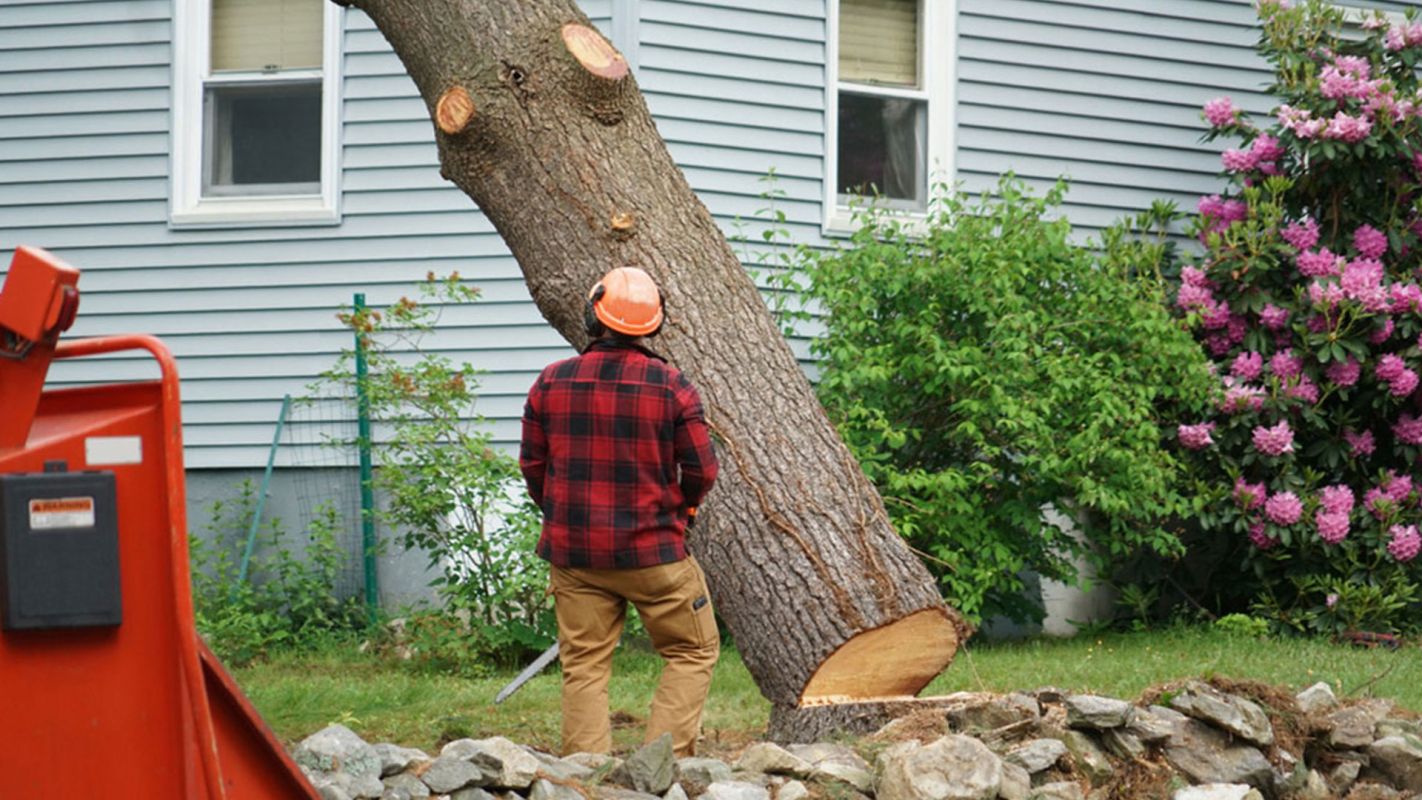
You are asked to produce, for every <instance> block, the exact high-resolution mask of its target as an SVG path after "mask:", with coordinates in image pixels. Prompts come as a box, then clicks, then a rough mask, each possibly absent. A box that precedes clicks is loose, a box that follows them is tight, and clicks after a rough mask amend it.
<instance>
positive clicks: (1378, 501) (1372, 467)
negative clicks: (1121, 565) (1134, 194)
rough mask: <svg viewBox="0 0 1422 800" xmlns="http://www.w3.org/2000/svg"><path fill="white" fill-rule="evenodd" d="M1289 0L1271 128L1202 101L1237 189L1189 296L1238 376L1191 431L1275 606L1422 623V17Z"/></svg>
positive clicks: (1208, 513) (1224, 515)
mask: <svg viewBox="0 0 1422 800" xmlns="http://www.w3.org/2000/svg"><path fill="white" fill-rule="evenodd" d="M1287 5H1288V4H1286V3H1281V2H1278V0H1275V1H1274V2H1263V3H1261V4H1260V15H1261V17H1262V20H1263V34H1262V37H1261V40H1260V45H1259V50H1260V52H1261V53H1262V54H1263V55H1264V56H1265V57H1266V58H1268V60H1269V61H1270V62H1271V63H1272V64H1273V66H1274V70H1275V81H1274V84H1273V87H1272V92H1273V93H1274V94H1275V95H1277V97H1278V99H1279V101H1280V104H1279V105H1278V107H1277V108H1276V109H1275V112H1274V116H1273V118H1272V119H1269V120H1268V124H1267V125H1265V126H1263V127H1260V126H1258V125H1257V123H1256V121H1255V120H1253V119H1251V118H1250V117H1249V115H1247V114H1245V113H1244V112H1243V111H1241V110H1239V109H1237V108H1235V107H1234V105H1233V103H1232V102H1231V101H1230V99H1229V98H1219V99H1217V100H1214V101H1212V102H1210V103H1209V104H1207V105H1206V106H1205V110H1204V113H1205V117H1206V119H1207V120H1208V121H1209V122H1210V124H1211V126H1212V127H1211V129H1210V132H1209V134H1208V135H1207V138H1209V139H1214V138H1216V137H1222V136H1227V137H1237V138H1239V139H1240V140H1241V141H1242V145H1241V147H1239V148H1235V149H1230V150H1227V151H1226V152H1225V153H1224V155H1223V159H1222V160H1223V165H1224V170H1225V173H1226V175H1227V177H1228V185H1227V187H1226V188H1225V190H1224V191H1222V192H1221V193H1220V194H1219V195H1213V196H1210V197H1206V198H1202V199H1201V201H1200V204H1199V214H1198V216H1196V217H1195V218H1194V222H1193V227H1192V233H1195V234H1197V235H1198V237H1199V239H1200V240H1201V241H1202V242H1203V243H1204V248H1203V253H1201V254H1199V255H1197V256H1194V257H1187V258H1186V259H1185V261H1184V265H1183V267H1182V268H1181V271H1180V276H1181V285H1180V287H1179V289H1178V291H1177V292H1176V293H1175V297H1174V305H1175V307H1176V309H1177V311H1178V314H1179V316H1180V318H1181V319H1182V320H1183V321H1184V322H1185V323H1186V324H1187V325H1188V326H1189V327H1190V328H1191V329H1192V330H1193V331H1194V332H1195V335H1196V336H1197V337H1198V338H1199V340H1200V341H1201V342H1202V344H1203V345H1204V347H1205V349H1206V350H1207V351H1208V352H1209V354H1210V356H1211V357H1212V358H1213V359H1214V363H1215V367H1216V369H1217V371H1218V374H1219V375H1220V385H1219V387H1218V390H1217V398H1216V404H1215V408H1214V410H1213V412H1212V413H1211V414H1210V415H1209V416H1208V417H1207V418H1201V417H1197V418H1194V419H1188V420H1185V421H1184V422H1185V424H1182V425H1181V426H1180V427H1179V429H1178V438H1179V445H1180V447H1181V448H1182V449H1183V450H1185V451H1186V452H1189V453H1191V454H1193V456H1194V457H1195V460H1196V461H1197V462H1198V465H1199V470H1200V472H1199V474H1200V475H1201V478H1202V482H1203V485H1202V488H1201V494H1200V497H1201V500H1202V501H1203V502H1202V503H1201V508H1202V509H1204V510H1203V511H1202V513H1201V514H1200V515H1199V519H1200V521H1201V523H1202V524H1203V525H1204V526H1205V528H1206V529H1207V530H1209V531H1211V532H1212V533H1213V534H1214V535H1215V536H1217V537H1223V539H1224V542H1225V544H1226V546H1227V547H1228V548H1229V551H1228V554H1227V555H1226V556H1225V557H1223V558H1222V559H1221V563H1222V564H1230V563H1234V564H1240V563H1242V564H1244V565H1246V568H1247V572H1246V575H1245V576H1244V578H1245V583H1243V585H1244V586H1246V587H1247V588H1248V589H1249V590H1250V594H1251V596H1252V598H1253V604H1252V605H1253V608H1254V611H1255V613H1256V614H1257V615H1261V616H1265V617H1267V618H1268V619H1270V620H1272V621H1273V622H1274V623H1275V624H1276V625H1279V626H1281V627H1284V628H1288V629H1292V630H1298V631H1307V632H1318V633H1336V632H1339V631H1341V630H1345V629H1351V628H1359V627H1361V628H1366V629H1371V630H1388V631H1396V630H1417V629H1418V628H1419V626H1420V625H1422V622H1419V621H1422V614H1419V612H1420V611H1422V602H1420V600H1419V582H1418V579H1419V574H1420V573H1419V571H1418V567H1417V564H1416V562H1415V561H1414V560H1413V559H1414V558H1415V556H1416V554H1417V551H1418V547H1419V544H1420V543H1422V540H1420V539H1419V535H1418V527H1417V524H1418V519H1419V516H1422V511H1419V508H1418V493H1417V492H1416V491H1415V490H1414V489H1413V478H1412V471H1413V465H1414V464H1415V463H1416V461H1417V458H1418V456H1419V455H1422V420H1419V416H1418V414H1419V412H1418V408H1419V405H1418V403H1419V395H1418V393H1417V391H1416V389H1417V384H1418V372H1417V367H1418V364H1419V353H1422V351H1419V345H1422V341H1419V338H1418V334H1419V332H1422V318H1419V312H1420V311H1422V288H1419V286H1418V283H1417V267H1418V252H1419V250H1418V243H1419V238H1418V234H1419V231H1422V217H1419V214H1418V211H1417V208H1418V199H1419V195H1418V191H1417V190H1418V174H1419V170H1422V128H1419V123H1418V111H1419V106H1418V103H1419V100H1422V96H1419V82H1418V77H1417V71H1416V69H1417V66H1418V64H1419V62H1422V47H1419V45H1422V24H1418V23H1415V22H1412V23H1406V24H1398V25H1391V24H1389V23H1388V22H1387V20H1386V19H1385V18H1384V17H1383V16H1381V15H1377V16H1374V17H1370V18H1369V19H1368V21H1366V22H1365V23H1364V25H1363V32H1362V33H1363V35H1361V36H1358V35H1352V34H1349V35H1344V34H1343V32H1342V27H1343V18H1342V13H1341V12H1340V11H1338V10H1337V9H1334V8H1332V7H1330V6H1327V5H1325V4H1323V3H1321V2H1307V3H1304V4H1302V5H1300V6H1299V7H1297V8H1289V7H1287ZM1240 577H1241V576H1240V575H1239V573H1238V572H1237V571H1236V570H1232V569H1225V570H1224V571H1222V572H1221V573H1220V574H1218V575H1217V576H1216V581H1217V583H1239V582H1240Z"/></svg>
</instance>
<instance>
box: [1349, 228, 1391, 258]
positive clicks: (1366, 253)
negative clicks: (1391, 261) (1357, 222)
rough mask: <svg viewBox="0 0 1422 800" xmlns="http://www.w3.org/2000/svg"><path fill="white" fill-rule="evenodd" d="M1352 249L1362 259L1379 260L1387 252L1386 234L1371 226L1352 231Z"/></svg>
mask: <svg viewBox="0 0 1422 800" xmlns="http://www.w3.org/2000/svg"><path fill="white" fill-rule="evenodd" d="M1353 247H1355V248H1357V250H1358V254H1359V255H1361V256H1362V257H1364V258H1381V257H1382V254H1383V253H1386V252H1387V234H1385V233H1383V232H1382V231H1380V230H1378V229H1377V228H1374V227H1373V226H1371V225H1362V226H1359V228H1358V229H1357V230H1355V231H1353Z"/></svg>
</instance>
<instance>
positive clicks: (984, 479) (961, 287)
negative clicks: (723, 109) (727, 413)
mask: <svg viewBox="0 0 1422 800" xmlns="http://www.w3.org/2000/svg"><path fill="white" fill-rule="evenodd" d="M1064 192H1065V186H1064V185H1063V184H1058V185H1057V186H1056V187H1055V188H1053V189H1052V190H1051V191H1049V192H1048V193H1047V194H1046V196H1045V197H1038V196H1033V195H1032V194H1031V193H1030V192H1029V191H1028V190H1027V189H1026V188H1025V187H1024V186H1023V184H1022V183H1020V182H1019V181H1017V180H1015V179H1014V178H1012V177H1011V176H1008V177H1005V178H1004V179H1003V180H1002V181H1001V182H1000V183H999V185H998V187H997V190H996V192H995V193H994V194H992V195H989V196H985V197H983V198H981V199H979V200H977V201H976V202H974V201H970V199H969V198H967V197H966V196H964V195H962V194H958V193H947V192H943V191H941V190H940V192H939V196H938V197H937V198H936V199H935V201H934V203H933V204H932V206H931V209H930V212H929V215H928V219H927V220H926V224H925V226H924V229H923V230H921V231H919V230H910V228H908V227H906V226H905V225H903V224H902V223H901V222H900V220H899V219H896V218H895V217H892V216H888V215H884V214H880V213H876V212H874V211H864V212H861V213H860V214H859V215H858V217H857V219H858V229H857V230H856V232H855V233H854V235H853V237H852V239H851V240H850V241H849V242H848V243H847V244H846V246H843V247H840V248H837V249H835V250H832V251H828V252H824V251H815V250H810V249H808V248H802V249H801V250H800V263H799V264H798V266H799V267H800V269H799V270H795V271H791V272H788V273H783V274H782V276H781V278H780V282H781V285H782V286H783V287H787V288H794V289H798V290H799V291H801V292H803V294H804V296H805V298H806V300H807V309H808V310H810V311H813V312H814V313H815V314H816V315H817V316H818V317H819V319H820V320H821V321H822V323H823V333H822V335H820V336H818V337H817V338H815V339H814V341H813V343H812V348H813V352H814V354H815V355H816V356H817V357H818V358H819V368H820V377H819V381H818V386H817V389H818V392H819V397H820V399H821V401H822V402H823V403H824V406H825V409H826V410H827V412H828V413H829V415H830V417H831V419H832V420H833V421H834V422H835V424H836V425H837V426H838V428H839V431H840V433H841V435H842V436H843V437H844V439H845V441H846V442H847V443H848V445H849V447H850V449H851V450H852V451H853V452H854V453H855V455H856V456H857V457H858V458H859V460H860V463H861V464H862V465H863V467H864V470H865V472H866V473H867V474H868V476H869V477H870V479H871V480H873V482H874V484H875V485H876V486H877V487H878V489H879V491H880V493H881V494H882V495H883V497H884V500H885V503H886V506H887V509H888V512H889V514H890V516H891V517H892V520H893V522H894V524H895V526H896V527H897V528H898V530H899V532H900V533H901V534H903V535H904V536H905V537H906V538H907V539H908V540H909V541H910V543H911V544H912V545H913V546H914V547H916V548H917V549H918V550H919V551H920V552H922V553H923V554H925V555H926V556H927V557H928V559H929V562H930V566H931V568H932V569H933V570H934V571H935V573H936V575H937V576H938V578H939V580H940V581H941V582H942V586H943V589H944V592H945V595H946V597H947V599H948V600H949V601H950V602H952V603H953V604H954V605H956V606H957V607H958V608H960V609H962V610H963V611H964V612H965V613H967V614H968V615H970V616H972V617H982V616H987V615H991V614H995V613H1004V614H1007V615H1009V616H1011V617H1014V618H1017V619H1023V618H1027V617H1030V616H1033V615H1037V614H1040V609H1038V608H1036V607H1035V606H1034V605H1033V604H1031V603H1028V602H1026V601H1024V599H1023V597H1022V588H1023V583H1022V579H1021V575H1022V573H1023V572H1024V570H1034V571H1036V572H1037V573H1039V574H1041V575H1043V576H1046V577H1050V578H1058V579H1065V580H1070V579H1072V578H1073V576H1074V568H1073V567H1072V565H1071V563H1070V561H1069V558H1068V557H1069V556H1070V555H1071V554H1073V553H1076V552H1078V551H1079V550H1080V549H1081V545H1079V544H1078V542H1076V541H1075V540H1074V539H1073V538H1072V536H1070V535H1069V534H1068V533H1067V532H1065V531H1063V530H1062V529H1060V528H1058V527H1056V526H1054V525H1051V524H1048V523H1047V522H1046V520H1045V518H1044V508H1046V507H1047V506H1048V505H1049V504H1050V505H1054V506H1055V507H1056V508H1057V509H1059V510H1060V511H1061V512H1063V513H1064V514H1066V515H1068V516H1069V517H1071V518H1073V519H1074V520H1075V521H1076V522H1077V524H1078V525H1079V526H1080V528H1081V530H1082V532H1083V533H1084V535H1085V537H1086V540H1087V543H1088V545H1089V547H1090V548H1091V549H1092V551H1093V552H1094V553H1096V554H1097V555H1099V556H1101V557H1113V556H1118V555H1123V554H1126V553H1128V552H1131V551H1133V550H1136V549H1138V548H1151V549H1153V550H1156V551H1160V552H1166V553H1175V552H1178V550H1179V544H1178V540H1177V539H1176V537H1175V535H1174V534H1173V533H1172V532H1171V531H1169V530H1168V529H1167V528H1166V527H1164V525H1163V523H1164V521H1165V520H1167V519H1168V518H1170V517H1171V516H1172V515H1178V514H1182V513H1185V512H1188V511H1189V510H1190V509H1189V502H1188V501H1187V499H1186V498H1185V497H1183V496H1182V495H1181V493H1180V491H1179V481H1180V472H1181V470H1180V465H1179V464H1178V463H1177V461H1176V458H1175V457H1174V456H1173V455H1172V454H1171V453H1170V452H1169V451H1168V449H1166V448H1163V447H1162V442H1163V439H1164V437H1165V435H1166V432H1164V431H1163V429H1162V427H1161V412H1160V409H1161V407H1162V405H1164V404H1185V405H1189V406H1198V405H1199V404H1200V403H1202V402H1203V401H1204V399H1205V397H1206V388H1207V386H1208V377H1207V373H1206V371H1205V360H1204V358H1203V356H1202V355H1201V354H1200V352H1199V348H1198V347H1196V345H1195V344H1194V342H1193V341H1192V340H1191V339H1190V337H1189V335H1188V334H1187V333H1185V332H1184V331H1183V330H1182V329H1181V327H1180V326H1179V325H1178V324H1177V323H1175V322H1173V321H1172V320H1171V319H1170V316H1169V314H1168V313H1166V311H1165V309H1164V296H1165V285H1164V282H1163V280H1162V279H1161V278H1160V276H1159V275H1158V273H1157V272H1156V271H1155V269H1154V268H1153V267H1154V265H1153V264H1147V263H1143V262H1141V261H1139V259H1141V258H1144V257H1145V256H1146V255H1152V257H1154V258H1156V259H1159V258H1161V257H1162V254H1161V253H1160V252H1159V251H1158V248H1157V250H1156V251H1151V250H1150V249H1149V248H1147V247H1146V246H1145V245H1142V244H1141V243H1140V242H1139V241H1136V240H1132V239H1130V237H1125V236H1123V235H1120V234H1115V235H1113V238H1112V239H1111V240H1110V241H1108V242H1107V243H1106V247H1105V252H1106V256H1105V257H1102V258H1098V257H1097V255H1096V253H1095V251H1093V250H1092V249H1088V248H1085V247H1082V246H1078V245H1077V244H1074V243H1073V242H1072V240H1071V238H1070V235H1071V228H1070V224H1069V223H1068V221H1067V220H1065V219H1062V218H1056V219H1053V218H1051V217H1052V216H1053V215H1054V214H1056V209H1057V208H1058V207H1059V206H1060V204H1061V201H1062V197H1063V194H1064ZM797 281H799V282H801V283H803V285H796V282H797Z"/></svg>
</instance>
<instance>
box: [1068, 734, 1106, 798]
mask: <svg viewBox="0 0 1422 800" xmlns="http://www.w3.org/2000/svg"><path fill="white" fill-rule="evenodd" d="M1062 744H1064V745H1066V747H1067V750H1069V751H1070V752H1071V757H1072V761H1073V762H1075V764H1076V768H1077V771H1079V772H1080V773H1081V774H1083V775H1085V776H1086V778H1087V780H1089V781H1091V785H1092V786H1100V785H1102V784H1104V783H1106V782H1107V781H1109V780H1111V776H1112V775H1114V774H1116V770H1115V769H1114V768H1113V767H1112V766H1111V759H1109V758H1107V757H1106V754H1105V753H1103V752H1101V748H1100V747H1098V746H1097V744H1096V742H1095V741H1093V740H1092V739H1091V737H1090V736H1088V735H1087V734H1085V733H1082V732H1081V731H1067V732H1066V735H1064V736H1063V737H1062Z"/></svg>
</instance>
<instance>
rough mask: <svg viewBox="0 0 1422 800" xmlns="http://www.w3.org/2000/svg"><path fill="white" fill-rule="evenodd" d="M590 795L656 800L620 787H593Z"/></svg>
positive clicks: (616, 799)
mask: <svg viewBox="0 0 1422 800" xmlns="http://www.w3.org/2000/svg"><path fill="white" fill-rule="evenodd" d="M592 793H593V797H596V798H597V800H658V798H657V796H656V795H654V794H647V793H646V792H638V791H633V790H632V789H623V788H622V787H620V786H601V785H599V786H594V787H592ZM509 800H517V798H509Z"/></svg>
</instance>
